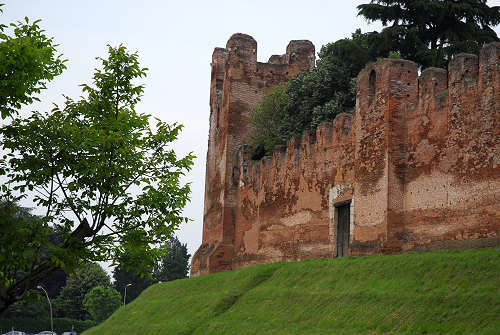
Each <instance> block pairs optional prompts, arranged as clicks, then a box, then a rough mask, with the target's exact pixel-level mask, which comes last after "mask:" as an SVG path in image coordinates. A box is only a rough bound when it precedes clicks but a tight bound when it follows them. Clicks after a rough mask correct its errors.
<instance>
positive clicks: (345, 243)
mask: <svg viewBox="0 0 500 335" xmlns="http://www.w3.org/2000/svg"><path fill="white" fill-rule="evenodd" d="M337 211H338V212H337V257H344V256H347V250H348V249H349V229H350V218H351V212H350V204H349V203H347V204H345V205H342V206H339V207H337Z"/></svg>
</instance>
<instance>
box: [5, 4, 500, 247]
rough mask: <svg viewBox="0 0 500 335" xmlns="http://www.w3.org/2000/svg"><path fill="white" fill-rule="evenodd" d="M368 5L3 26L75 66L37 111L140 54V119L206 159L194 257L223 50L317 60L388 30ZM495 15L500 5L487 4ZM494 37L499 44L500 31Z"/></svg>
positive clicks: (204, 7) (33, 12)
mask: <svg viewBox="0 0 500 335" xmlns="http://www.w3.org/2000/svg"><path fill="white" fill-rule="evenodd" d="M368 2H369V0H364V1H359V0H355V1H347V0H335V1H333V0H330V1H319V0H308V1H296V0H287V1H281V0H274V1H271V0H267V1H262V0H253V1H247V0H219V1H201V0H200V1H189V0H185V1H179V0H177V1H171V0H162V1H147V0H143V1H138V0H135V1H129V0H85V1H82V0H80V1H76V0H0V3H6V5H5V6H4V7H3V10H4V13H3V14H1V15H0V23H4V24H5V23H9V22H13V21H17V20H21V19H23V18H24V17H25V16H27V17H29V18H30V19H31V20H35V19H41V20H42V22H41V23H40V25H41V27H42V28H43V29H45V30H46V34H47V35H48V36H53V37H54V39H55V41H56V43H57V44H59V47H58V48H57V49H58V50H59V51H60V52H61V53H62V54H63V55H64V58H66V59H68V62H67V63H66V65H67V69H66V70H65V71H64V73H63V74H62V75H61V76H59V77H58V78H57V79H55V80H54V81H52V82H51V83H49V85H48V89H47V90H46V91H44V92H43V94H41V96H40V98H41V103H38V104H36V105H32V106H30V107H29V109H30V110H32V109H38V110H47V109H49V108H52V103H57V104H62V102H63V101H64V99H63V97H62V94H65V95H67V96H70V97H72V98H74V99H76V98H78V97H79V96H80V94H81V90H80V87H79V86H78V85H79V84H81V83H89V84H90V83H91V77H92V74H93V72H94V68H95V67H96V66H98V62H97V61H96V60H95V57H97V56H101V57H104V58H105V57H106V56H107V55H106V50H107V47H106V45H108V44H110V45H112V46H116V45H118V44H120V43H123V44H124V45H125V46H126V47H127V48H128V49H129V50H132V51H138V53H139V60H140V62H141V65H142V66H145V67H147V68H149V72H148V76H147V78H146V79H144V80H143V81H142V82H143V83H144V84H145V86H146V89H145V93H144V97H143V100H142V103H140V104H139V105H138V106H137V110H138V112H143V113H149V114H152V115H153V116H155V117H158V118H160V119H161V120H163V121H166V122H174V121H175V122H179V123H182V124H184V126H185V128H184V130H183V133H182V136H181V137H180V139H179V140H178V141H177V143H176V144H175V146H174V147H175V148H176V150H177V152H179V153H188V152H190V151H192V152H194V154H195V155H196V156H197V159H196V160H195V165H194V168H193V170H192V171H191V173H189V176H188V178H187V179H188V180H189V181H190V182H192V194H191V203H190V204H189V205H188V206H186V208H185V215H186V216H188V217H190V218H191V219H193V221H192V222H191V223H188V224H183V225H182V226H181V227H180V230H179V231H178V232H177V235H178V237H179V239H180V240H181V241H182V242H183V243H187V244H188V248H189V252H190V253H191V254H193V253H194V252H195V251H196V249H197V248H198V247H199V245H200V244H201V233H202V224H203V195H204V182H205V157H206V152H207V140H208V118H209V113H210V108H209V86H210V62H211V55H212V51H213V48H214V47H225V45H226V42H227V40H228V39H229V37H230V36H231V35H232V34H233V33H237V32H238V33H246V34H249V35H251V36H253V37H254V39H255V40H256V41H257V44H258V50H257V58H258V61H261V62H266V61H267V59H268V58H269V56H271V55H273V54H283V53H285V48H286V45H287V44H288V42H289V41H290V40H292V39H308V40H310V41H312V42H313V43H314V45H315V46H316V52H318V51H319V50H320V48H321V46H322V45H324V44H326V43H328V42H333V41H336V40H338V39H341V38H345V37H349V36H350V34H351V33H352V32H353V31H354V30H355V29H356V28H361V30H362V31H363V32H366V31H373V30H380V25H378V24H374V23H373V24H370V25H368V24H367V23H366V22H365V21H364V20H363V19H362V18H361V17H357V16H356V13H357V11H356V6H357V5H359V4H362V3H368ZM488 4H489V5H490V6H498V5H500V0H490V1H488ZM495 31H496V32H497V34H498V35H500V27H496V29H495Z"/></svg>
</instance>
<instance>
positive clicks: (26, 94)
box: [0, 4, 66, 119]
mask: <svg viewBox="0 0 500 335" xmlns="http://www.w3.org/2000/svg"><path fill="white" fill-rule="evenodd" d="M2 6H3V4H0V12H2V10H1V7H2ZM39 22H40V20H37V21H34V22H30V21H29V19H28V18H25V20H24V22H21V21H19V22H17V23H11V24H10V29H11V30H12V32H10V34H9V26H7V25H5V24H0V116H1V118H2V119H5V118H7V117H9V116H14V115H17V113H18V111H19V108H21V105H22V104H29V103H32V102H33V101H34V100H38V98H37V97H36V96H35V94H37V93H40V91H41V90H42V89H44V88H46V86H45V85H46V82H48V81H50V80H52V79H53V78H54V77H56V76H57V75H59V74H60V73H61V72H62V71H63V69H65V68H66V67H65V65H64V62H65V60H62V59H61V55H57V51H56V49H55V47H56V45H55V44H54V41H53V39H52V38H48V37H47V36H46V35H45V34H44V31H43V30H42V29H40V26H39V25H38V23H39Z"/></svg>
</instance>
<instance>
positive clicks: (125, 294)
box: [123, 284, 132, 306]
mask: <svg viewBox="0 0 500 335" xmlns="http://www.w3.org/2000/svg"><path fill="white" fill-rule="evenodd" d="M130 285H132V284H127V285H125V293H124V294H123V306H125V299H127V287H129V286H130Z"/></svg>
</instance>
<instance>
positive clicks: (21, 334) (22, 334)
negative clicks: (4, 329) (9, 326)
mask: <svg viewBox="0 0 500 335" xmlns="http://www.w3.org/2000/svg"><path fill="white" fill-rule="evenodd" d="M3 335H26V333H25V332H20V331H18V330H11V331H10V332H8V333H5V334H3Z"/></svg>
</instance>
